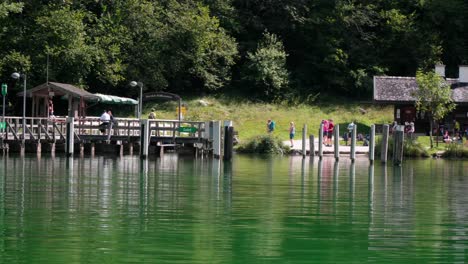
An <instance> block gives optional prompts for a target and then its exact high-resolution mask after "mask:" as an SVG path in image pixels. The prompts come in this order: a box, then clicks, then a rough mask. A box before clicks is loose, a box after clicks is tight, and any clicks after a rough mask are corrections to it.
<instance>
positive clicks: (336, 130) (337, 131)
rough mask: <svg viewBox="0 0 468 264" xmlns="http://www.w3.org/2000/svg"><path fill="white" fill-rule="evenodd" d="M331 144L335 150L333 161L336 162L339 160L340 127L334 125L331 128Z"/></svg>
mask: <svg viewBox="0 0 468 264" xmlns="http://www.w3.org/2000/svg"><path fill="white" fill-rule="evenodd" d="M333 129H334V130H333V134H334V135H333V136H334V138H333V143H334V148H335V160H336V161H338V160H339V159H340V125H338V124H336V125H335V127H334V128H333Z"/></svg>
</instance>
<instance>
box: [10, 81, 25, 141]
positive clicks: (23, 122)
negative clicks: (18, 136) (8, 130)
mask: <svg viewBox="0 0 468 264" xmlns="http://www.w3.org/2000/svg"><path fill="white" fill-rule="evenodd" d="M21 77H23V81H24V82H23V141H24V137H25V127H26V74H24V73H23V74H19V73H17V72H14V73H12V74H11V78H13V79H15V80H18V79H19V78H21Z"/></svg>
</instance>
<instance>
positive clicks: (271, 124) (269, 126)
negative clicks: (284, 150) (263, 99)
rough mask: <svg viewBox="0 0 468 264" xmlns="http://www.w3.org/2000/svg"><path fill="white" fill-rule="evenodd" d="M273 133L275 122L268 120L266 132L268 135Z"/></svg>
mask: <svg viewBox="0 0 468 264" xmlns="http://www.w3.org/2000/svg"><path fill="white" fill-rule="evenodd" d="M273 131H275V121H273V120H271V119H268V121H267V132H268V134H271V133H273Z"/></svg>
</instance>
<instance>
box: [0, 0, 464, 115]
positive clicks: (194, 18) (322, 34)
mask: <svg viewBox="0 0 468 264" xmlns="http://www.w3.org/2000/svg"><path fill="white" fill-rule="evenodd" d="M466 10H468V3H467V2H466V1H463V0H432V1H412V2H411V3H408V2H404V1H395V0H391V1H388V0H386V1H384V0H375V1H367V2H365V3H364V2H362V1H356V0H346V1H345V0H336V1H303V0H290V1H282V0H270V1H254V0H242V1H240V0H201V1H195V0H185V1H176V0H164V1H150V0H125V1H123V0H116V1H90V0H79V1H10V0H8V1H2V2H1V3H0V37H1V39H2V41H1V42H0V58H3V59H2V60H1V61H0V72H1V73H2V77H1V78H2V79H4V80H5V79H7V78H8V77H9V76H10V74H11V71H12V70H15V69H18V70H22V71H26V68H28V69H27V71H28V86H31V87H34V86H36V85H39V84H41V83H43V82H44V81H45V79H46V77H45V75H46V67H45V64H46V61H47V57H49V80H50V81H58V82H64V83H72V84H78V85H80V86H82V87H88V89H89V90H91V91H92V92H101V93H110V94H117V95H123V96H130V97H136V96H137V95H138V91H135V89H127V88H128V83H129V82H130V81H131V80H136V81H141V82H143V83H144V84H145V85H144V89H145V91H155V90H166V91H169V92H175V93H182V94H208V93H209V94H213V93H218V92H223V93H224V92H232V93H240V92H246V93H248V97H249V98H257V99H261V100H262V101H270V102H271V101H274V102H279V103H281V104H284V105H290V106H291V105H292V106H295V105H300V104H303V103H308V104H311V103H316V102H319V101H320V100H324V99H325V98H324V96H325V95H328V96H330V97H333V96H336V95H339V96H341V97H345V98H359V99H366V100H367V99H370V98H371V96H372V77H373V76H374V75H397V76H413V75H414V73H415V72H416V69H424V70H427V69H428V68H432V67H433V65H434V63H436V62H441V61H443V62H445V64H447V66H448V67H447V74H448V75H449V76H455V74H456V66H457V65H458V64H464V63H466V61H467V58H466V56H467V54H468V49H467V48H466V43H467V39H468V34H467V33H468V27H466V26H464V25H466V24H468V16H467V15H466ZM244 97H245V95H244ZM12 99H13V100H14V98H12Z"/></svg>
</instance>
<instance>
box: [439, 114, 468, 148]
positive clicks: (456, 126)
mask: <svg viewBox="0 0 468 264" xmlns="http://www.w3.org/2000/svg"><path fill="white" fill-rule="evenodd" d="M439 129H440V132H441V134H443V136H442V138H443V140H444V142H445V143H452V142H463V131H461V127H460V123H459V122H458V121H457V120H456V119H454V120H453V135H454V136H453V137H451V136H450V133H449V129H446V128H445V126H443V125H442V126H440V128H439ZM465 134H466V137H467V139H468V128H467V130H466V131H465Z"/></svg>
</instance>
